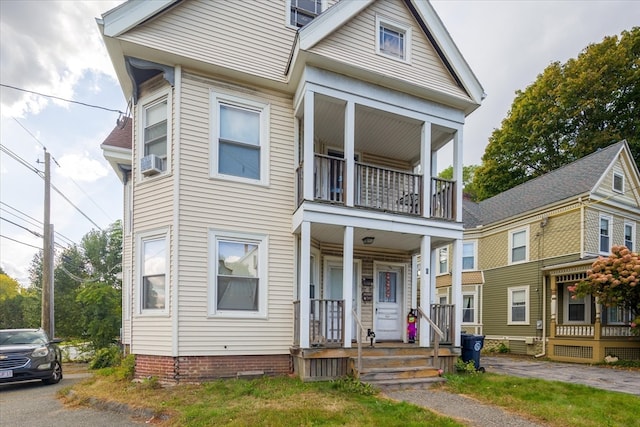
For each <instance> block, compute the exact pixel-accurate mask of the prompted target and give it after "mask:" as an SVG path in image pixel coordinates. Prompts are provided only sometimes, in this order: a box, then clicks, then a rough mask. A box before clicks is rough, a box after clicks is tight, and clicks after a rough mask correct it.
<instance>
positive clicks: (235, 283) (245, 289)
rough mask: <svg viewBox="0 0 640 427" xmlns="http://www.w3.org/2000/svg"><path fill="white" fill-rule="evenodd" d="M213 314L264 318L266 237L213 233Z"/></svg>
mask: <svg viewBox="0 0 640 427" xmlns="http://www.w3.org/2000/svg"><path fill="white" fill-rule="evenodd" d="M210 236H211V237H210V239H211V240H210V242H211V255H210V258H211V262H212V265H211V266H210V271H211V287H210V294H211V295H210V296H211V301H210V305H211V313H212V314H214V315H221V316H231V317H234V316H235V317H264V316H266V307H267V304H266V300H267V274H266V271H267V268H266V264H267V255H266V254H267V237H266V236H261V235H249V234H244V233H217V232H213V231H212V232H211V235H210Z"/></svg>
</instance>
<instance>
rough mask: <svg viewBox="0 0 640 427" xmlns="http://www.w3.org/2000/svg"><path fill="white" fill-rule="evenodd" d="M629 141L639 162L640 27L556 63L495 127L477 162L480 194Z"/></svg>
mask: <svg viewBox="0 0 640 427" xmlns="http://www.w3.org/2000/svg"><path fill="white" fill-rule="evenodd" d="M622 139H626V140H627V143H628V144H629V148H630V149H631V153H632V155H633V157H634V159H635V161H636V162H640V27H634V28H633V29H631V30H630V31H623V32H622V35H621V36H620V37H619V38H618V37H617V36H612V37H605V38H604V40H603V41H602V42H601V43H598V44H592V45H590V46H588V47H587V48H585V49H584V50H583V51H582V52H581V53H580V54H579V55H578V57H577V58H575V59H570V60H568V61H567V62H566V63H565V64H561V63H559V62H554V63H552V64H551V65H549V66H548V67H547V68H546V69H545V70H544V71H543V72H542V73H541V74H540V75H538V77H537V79H536V81H535V82H534V83H533V84H531V85H530V86H528V87H527V88H526V89H525V90H524V91H517V92H516V97H515V100H514V101H513V103H512V104H511V109H510V111H509V112H508V114H507V117H506V118H505V119H504V120H503V121H502V124H501V126H500V128H498V129H495V130H494V132H493V133H492V135H491V137H490V138H489V144H488V145H487V148H486V150H485V153H484V155H483V157H482V164H481V166H480V167H479V168H478V170H477V172H476V174H475V179H474V186H475V189H476V190H477V195H478V198H479V200H483V199H486V198H488V197H491V196H494V195H496V194H498V193H500V192H502V191H505V190H508V189H510V188H512V187H515V186H516V185H518V184H521V183H523V182H526V181H528V180H529V179H532V178H535V177H537V176H540V175H543V174H545V173H547V172H550V171H552V170H554V169H557V168H559V167H560V166H563V165H565V164H567V163H571V162H573V161H575V160H577V159H579V158H581V157H583V156H585V155H587V154H590V153H592V152H594V151H596V150H597V149H598V148H602V147H606V146H607V145H610V144H612V143H615V142H618V141H620V140H622Z"/></svg>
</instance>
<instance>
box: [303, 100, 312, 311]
mask: <svg viewBox="0 0 640 427" xmlns="http://www.w3.org/2000/svg"><path fill="white" fill-rule="evenodd" d="M314 95H315V94H314V92H313V91H310V90H307V91H306V92H305V94H304V121H303V123H304V139H303V147H304V150H303V157H304V165H303V172H302V173H303V177H304V184H303V188H304V191H303V196H304V200H313V199H314V190H313V187H314V185H315V183H314V182H313V180H314V176H313V169H314V155H313V154H314V149H313V135H314V132H315V131H314V129H313V123H314V114H315V112H314V108H313V98H314ZM306 277H309V276H306ZM301 308H302V307H301Z"/></svg>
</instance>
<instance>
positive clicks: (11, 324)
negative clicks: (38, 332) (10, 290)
mask: <svg viewBox="0 0 640 427" xmlns="http://www.w3.org/2000/svg"><path fill="white" fill-rule="evenodd" d="M40 304H41V301H40V295H38V293H37V292H34V290H31V289H23V290H21V292H20V293H19V294H18V295H16V296H14V297H12V298H7V299H5V300H0V329H10V328H38V327H39V326H40Z"/></svg>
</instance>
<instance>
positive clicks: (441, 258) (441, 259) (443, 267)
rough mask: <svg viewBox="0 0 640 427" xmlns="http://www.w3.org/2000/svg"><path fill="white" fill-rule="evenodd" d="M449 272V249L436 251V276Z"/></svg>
mask: <svg viewBox="0 0 640 427" xmlns="http://www.w3.org/2000/svg"><path fill="white" fill-rule="evenodd" d="M448 272H449V249H448V248H447V247H444V248H440V249H438V274H446V273H448Z"/></svg>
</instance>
